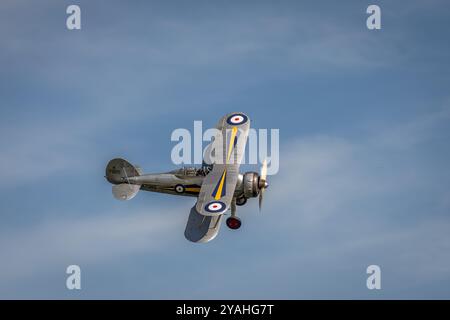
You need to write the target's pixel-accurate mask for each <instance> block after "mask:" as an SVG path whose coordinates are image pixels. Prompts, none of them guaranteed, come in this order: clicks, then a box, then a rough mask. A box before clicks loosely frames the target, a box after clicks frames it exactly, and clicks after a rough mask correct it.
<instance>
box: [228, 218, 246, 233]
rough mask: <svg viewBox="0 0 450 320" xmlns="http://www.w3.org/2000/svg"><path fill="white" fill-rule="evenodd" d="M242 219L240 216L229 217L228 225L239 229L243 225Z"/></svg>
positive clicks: (233, 228)
mask: <svg viewBox="0 0 450 320" xmlns="http://www.w3.org/2000/svg"><path fill="white" fill-rule="evenodd" d="M241 224H242V223H241V219H239V218H238V217H229V218H228V219H227V227H228V228H230V229H232V230H237V229H239V228H240V227H241Z"/></svg>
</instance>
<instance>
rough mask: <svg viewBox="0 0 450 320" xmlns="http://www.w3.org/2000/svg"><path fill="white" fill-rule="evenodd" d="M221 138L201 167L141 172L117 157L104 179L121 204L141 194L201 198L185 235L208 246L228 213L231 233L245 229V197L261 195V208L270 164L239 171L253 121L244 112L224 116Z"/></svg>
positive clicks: (188, 222)
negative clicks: (241, 215) (241, 208)
mask: <svg viewBox="0 0 450 320" xmlns="http://www.w3.org/2000/svg"><path fill="white" fill-rule="evenodd" d="M216 128H217V129H218V130H217V134H216V136H214V138H213V140H212V142H211V144H210V145H209V146H208V147H207V148H206V150H205V155H204V161H203V165H202V167H201V168H196V167H184V168H181V169H177V170H174V171H170V172H167V173H151V174H143V173H142V171H141V169H140V168H139V167H137V166H133V165H132V164H130V163H129V162H128V161H126V160H124V159H119V158H117V159H113V160H111V161H109V163H108V165H107V166H106V176H105V178H106V179H107V180H108V181H109V182H110V183H112V184H114V186H113V187H112V193H113V195H114V197H115V198H116V199H118V200H130V199H132V198H133V197H134V196H135V195H136V194H137V193H138V191H139V190H145V191H153V192H162V193H168V194H173V195H181V196H193V197H197V203H196V204H195V205H194V206H193V207H192V209H191V212H190V214H189V219H188V221H187V225H186V230H185V232H184V235H185V237H186V239H188V240H189V241H192V242H208V241H211V240H212V239H214V238H215V237H216V236H217V234H218V232H219V229H220V225H221V221H222V218H223V216H224V214H225V213H226V212H227V211H228V210H230V211H231V215H230V216H229V217H228V218H227V219H226V224H227V226H228V227H229V228H230V229H233V230H236V229H239V228H240V226H241V220H240V219H239V218H238V217H237V215H236V206H243V205H244V204H246V203H247V199H249V198H254V197H258V196H259V208H260V209H261V204H262V199H263V193H264V190H265V189H266V188H267V187H268V183H267V162H266V161H265V160H264V161H263V165H262V167H261V172H260V174H258V173H256V172H246V173H244V174H241V173H239V166H240V163H241V161H242V158H243V155H244V152H245V145H246V143H247V137H248V133H249V129H250V119H249V117H248V116H247V115H245V114H244V113H242V112H233V113H231V114H228V115H226V116H224V117H222V118H221V119H220V121H219V123H218V124H217V127H216Z"/></svg>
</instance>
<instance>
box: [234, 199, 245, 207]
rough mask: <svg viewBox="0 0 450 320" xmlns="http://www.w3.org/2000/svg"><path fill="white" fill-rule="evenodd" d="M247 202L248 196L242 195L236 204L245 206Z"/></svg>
mask: <svg viewBox="0 0 450 320" xmlns="http://www.w3.org/2000/svg"><path fill="white" fill-rule="evenodd" d="M246 203H247V198H245V197H240V198H237V199H236V205H238V206H243V205H244V204H246Z"/></svg>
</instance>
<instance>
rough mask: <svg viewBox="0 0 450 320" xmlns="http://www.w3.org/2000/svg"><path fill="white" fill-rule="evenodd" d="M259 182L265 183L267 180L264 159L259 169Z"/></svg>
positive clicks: (265, 160)
mask: <svg viewBox="0 0 450 320" xmlns="http://www.w3.org/2000/svg"><path fill="white" fill-rule="evenodd" d="M260 177H261V180H263V181H266V178H267V159H264V161H263V163H262V167H261V174H260Z"/></svg>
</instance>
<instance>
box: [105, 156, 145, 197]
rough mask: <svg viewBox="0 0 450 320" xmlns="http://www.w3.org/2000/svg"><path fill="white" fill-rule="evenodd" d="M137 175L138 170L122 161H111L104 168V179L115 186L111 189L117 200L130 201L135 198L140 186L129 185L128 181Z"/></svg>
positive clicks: (117, 159)
mask: <svg viewBox="0 0 450 320" xmlns="http://www.w3.org/2000/svg"><path fill="white" fill-rule="evenodd" d="M139 175H140V169H138V168H136V167H135V166H133V165H132V164H131V163H129V162H128V161H126V160H124V159H120V158H116V159H113V160H111V161H109V163H108V165H107V166H106V175H105V178H106V179H107V180H108V181H109V182H111V183H112V184H115V186H113V187H112V193H113V195H114V198H116V199H118V200H130V199H132V198H134V197H135V196H136V194H137V193H138V191H139V189H140V188H141V186H140V185H138V184H130V182H129V180H128V179H129V178H130V177H135V176H139Z"/></svg>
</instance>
